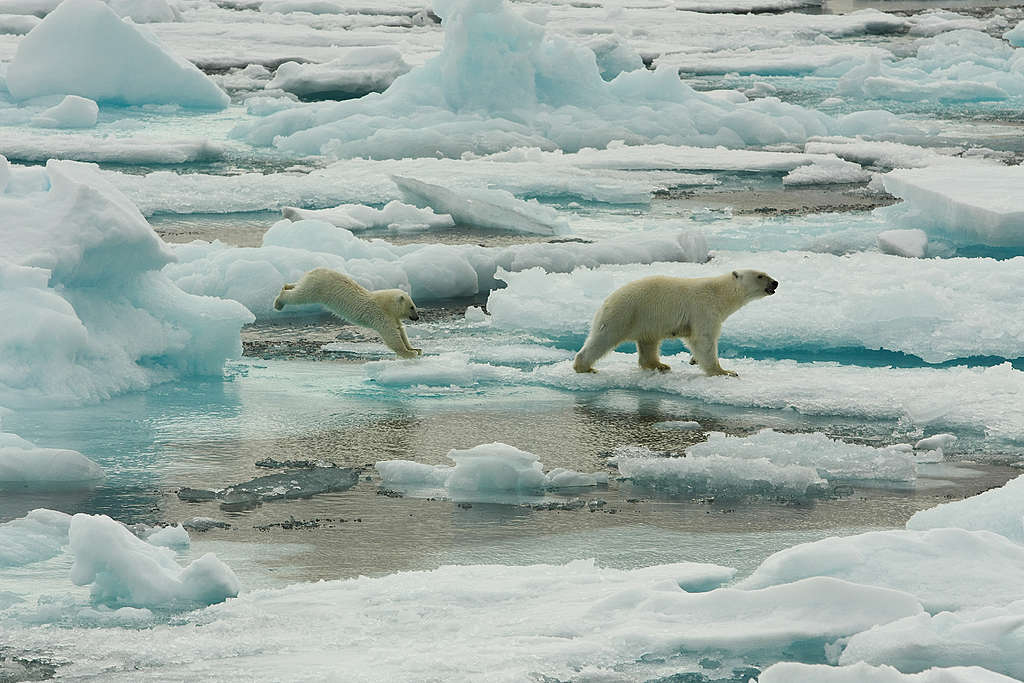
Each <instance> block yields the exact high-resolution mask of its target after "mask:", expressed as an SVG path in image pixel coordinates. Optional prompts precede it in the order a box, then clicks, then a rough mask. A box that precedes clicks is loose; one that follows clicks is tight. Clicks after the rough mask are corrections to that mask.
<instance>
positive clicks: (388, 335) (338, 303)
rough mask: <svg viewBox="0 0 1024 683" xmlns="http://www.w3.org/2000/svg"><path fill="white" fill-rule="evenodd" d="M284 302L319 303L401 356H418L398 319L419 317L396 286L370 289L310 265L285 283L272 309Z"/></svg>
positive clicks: (400, 320) (419, 352)
mask: <svg viewBox="0 0 1024 683" xmlns="http://www.w3.org/2000/svg"><path fill="white" fill-rule="evenodd" d="M286 304H296V305H297V304H323V305H324V306H326V307H327V308H328V309H329V310H330V311H331V312H332V313H334V314H335V315H337V316H338V317H339V318H344V319H345V320H347V321H349V322H350V323H352V324H354V325H359V326H360V327H369V328H370V329H372V330H376V331H377V333H378V334H379V335H380V336H381V338H382V339H383V340H384V343H385V344H387V345H388V348H390V349H391V350H392V351H394V352H395V353H396V354H398V355H399V356H401V357H402V358H414V357H416V356H419V355H422V353H423V350H422V349H414V348H413V347H412V345H411V344H409V338H408V337H407V336H405V328H404V327H402V318H408V319H409V320H419V319H420V316H419V314H418V313H417V312H416V304H414V303H413V301H412V297H410V296H409V295H408V294H406V293H405V292H403V291H402V290H400V289H380V290H377V291H373V292H371V291H370V290H368V289H366V288H365V287H363V286H362V285H360V284H359V283H358V282H356V281H355V280H353V279H352V278H350V277H349V276H347V275H343V274H342V273H339V272H337V271H334V270H330V269H329V268H314V269H313V270H311V271H309V272H308V273H306V274H305V275H303V276H302V278H301V279H300V280H299V281H298V282H297V283H290V284H286V285H285V286H284V287H282V288H281V293H280V294H278V295H277V298H276V299H275V300H274V308H276V309H277V310H279V311H280V310H281V309H282V308H284V307H285V305H286Z"/></svg>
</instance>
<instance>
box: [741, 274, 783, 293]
mask: <svg viewBox="0 0 1024 683" xmlns="http://www.w3.org/2000/svg"><path fill="white" fill-rule="evenodd" d="M732 277H733V281H734V282H736V283H737V284H738V285H739V286H740V287H741V288H742V289H743V291H744V292H745V293H746V295H747V299H759V298H761V297H763V296H770V295H772V294H774V293H775V290H776V289H778V287H779V281H778V280H776V279H775V278H773V277H772V276H770V275H768V273H763V272H761V271H760V270H734V271H732Z"/></svg>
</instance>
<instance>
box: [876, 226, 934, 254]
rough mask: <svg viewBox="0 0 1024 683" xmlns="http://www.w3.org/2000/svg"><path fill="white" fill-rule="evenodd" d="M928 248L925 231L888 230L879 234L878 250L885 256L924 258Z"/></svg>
mask: <svg viewBox="0 0 1024 683" xmlns="http://www.w3.org/2000/svg"><path fill="white" fill-rule="evenodd" d="M927 247H928V235H926V234H925V232H924V230H886V231H885V232H881V233H879V234H878V250H879V251H881V252H882V253H883V254H890V255H892V256H906V257H908V258H924V255H925V251H926V249H927Z"/></svg>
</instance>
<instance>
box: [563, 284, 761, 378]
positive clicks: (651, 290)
mask: <svg viewBox="0 0 1024 683" xmlns="http://www.w3.org/2000/svg"><path fill="white" fill-rule="evenodd" d="M777 286H778V282H776V281H775V280H774V279H772V278H771V277H769V276H768V275H767V274H765V273H762V272H761V271H759V270H734V271H732V272H731V273H726V274H724V275H719V276H717V277H700V278H682V277H667V276H663V275H655V276H653V277H645V278H642V279H640V280H634V281H633V282H629V283H627V284H625V285H623V286H622V287H619V288H618V289H617V290H615V291H614V292H612V293H611V294H610V295H608V298H607V299H605V300H604V303H603V304H601V308H600V309H598V311H597V314H596V315H595V316H594V322H593V324H592V325H591V328H590V335H589V336H588V337H587V341H586V342H585V343H584V344H583V348H582V349H580V352H579V353H578V354H576V360H575V361H574V362H573V368H574V369H575V370H576V372H595V370H594V369H593V365H594V363H595V362H597V360H598V359H600V358H601V357H602V356H604V355H605V354H606V353H608V352H609V351H611V350H612V349H614V348H615V347H616V346H618V345H619V344H621V343H622V342H624V341H629V340H631V341H635V342H636V343H637V349H638V351H639V362H640V367H642V368H644V369H647V370H660V371H662V372H665V371H667V370H669V366H667V365H665V364H664V363H662V362H661V359H660V358H659V351H660V348H661V341H662V340H663V339H667V338H672V337H678V338H680V339H683V340H684V341H685V342H686V345H687V346H688V347H689V349H690V354H691V356H692V358H691V360H690V363H691V364H693V365H699V366H700V367H701V369H702V370H703V371H704V372H705V373H707V374H708V375H732V376H734V377H735V376H736V373H735V372H732V371H731V370H725V369H723V368H722V366H721V365H720V364H719V362H718V336H719V334H721V332H722V323H723V322H724V321H725V319H726V318H728V317H729V316H730V315H732V314H733V313H735V312H736V311H738V310H739V309H740V308H741V307H742V306H743V305H744V304H746V303H747V302H748V301H753V300H754V299H760V298H761V297H764V296H767V295H769V294H773V293H774V291H775V288H776V287H777Z"/></svg>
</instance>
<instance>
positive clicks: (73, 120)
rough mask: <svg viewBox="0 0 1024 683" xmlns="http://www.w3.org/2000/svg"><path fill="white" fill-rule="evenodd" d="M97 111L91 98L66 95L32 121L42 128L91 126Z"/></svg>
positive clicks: (97, 114)
mask: <svg viewBox="0 0 1024 683" xmlns="http://www.w3.org/2000/svg"><path fill="white" fill-rule="evenodd" d="M99 112H100V108H99V105H97V104H96V103H95V102H93V101H92V100H90V99H88V98H86V97H79V96H78V95H68V96H66V97H65V98H64V99H63V100H61V102H60V104H58V105H56V106H54V107H50V108H49V109H47V110H46V111H44V112H43V113H41V114H39V115H38V116H36V117H34V118H33V119H32V123H33V124H34V125H36V126H40V127H43V128H92V127H93V126H95V125H96V117H97V116H99ZM8 155H9V152H8Z"/></svg>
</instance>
